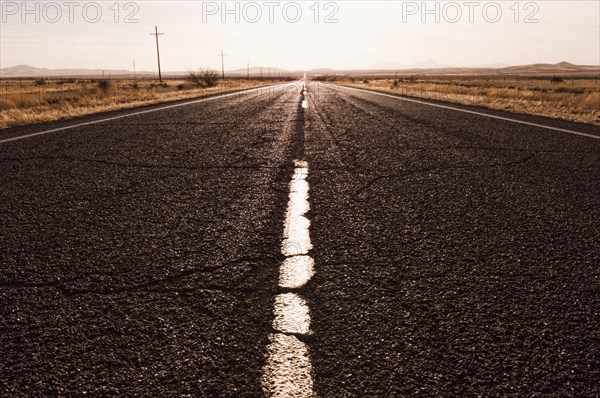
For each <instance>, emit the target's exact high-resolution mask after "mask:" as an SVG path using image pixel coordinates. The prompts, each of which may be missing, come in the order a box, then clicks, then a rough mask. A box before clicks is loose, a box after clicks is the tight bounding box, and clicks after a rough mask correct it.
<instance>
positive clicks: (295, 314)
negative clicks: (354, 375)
mask: <svg viewBox="0 0 600 398" xmlns="http://www.w3.org/2000/svg"><path fill="white" fill-rule="evenodd" d="M294 166H295V168H294V175H293V177H292V181H291V182H290V194H289V201H288V208H287V212H286V216H285V225H284V232H283V236H284V239H283V242H282V243H281V253H282V254H283V255H285V256H286V259H285V261H284V262H283V264H282V265H281V268H280V274H279V287H280V288H281V289H284V290H288V292H286V293H282V294H279V295H278V296H277V297H275V308H274V314H275V319H274V320H273V329H274V330H275V333H273V334H271V336H269V346H268V348H267V351H268V358H267V364H266V366H265V368H264V372H263V379H262V385H263V390H264V392H265V395H266V396H269V397H278V398H279V397H281V398H283V397H294V398H307V397H315V392H314V389H313V381H312V364H311V360H310V352H309V349H308V346H307V344H306V343H304V342H302V341H300V339H298V336H310V335H312V331H311V321H310V310H309V307H308V304H307V302H306V299H305V298H304V297H302V295H301V294H299V293H298V292H297V290H298V289H301V288H302V287H304V286H305V285H306V283H308V281H309V280H310V279H311V278H312V276H313V275H314V261H313V259H312V258H311V257H310V256H309V255H308V253H309V251H310V250H311V249H312V243H311V241H310V233H309V228H310V221H309V220H308V218H306V213H307V212H308V211H309V210H310V204H309V202H308V197H309V196H308V192H309V186H308V181H306V177H307V175H308V164H307V163H306V162H303V161H297V160H296V161H294ZM289 290H294V291H289Z"/></svg>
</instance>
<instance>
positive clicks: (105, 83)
mask: <svg viewBox="0 0 600 398" xmlns="http://www.w3.org/2000/svg"><path fill="white" fill-rule="evenodd" d="M111 86H112V83H111V81H110V80H108V79H100V80H98V88H99V89H100V90H102V91H104V92H106V91H108V90H109V89H110V87H111Z"/></svg>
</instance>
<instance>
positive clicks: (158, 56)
mask: <svg viewBox="0 0 600 398" xmlns="http://www.w3.org/2000/svg"><path fill="white" fill-rule="evenodd" d="M150 35H151V36H156V57H157V58H158V81H160V82H161V83H162V75H161V73H160V50H159V49H158V36H162V35H164V33H158V27H156V26H155V27H154V33H150Z"/></svg>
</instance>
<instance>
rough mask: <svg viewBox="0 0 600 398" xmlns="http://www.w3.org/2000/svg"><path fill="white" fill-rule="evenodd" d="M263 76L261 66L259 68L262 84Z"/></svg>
mask: <svg viewBox="0 0 600 398" xmlns="http://www.w3.org/2000/svg"><path fill="white" fill-rule="evenodd" d="M262 79H263V74H262V66H261V67H260V81H261V82H262Z"/></svg>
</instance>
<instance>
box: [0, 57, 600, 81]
mask: <svg viewBox="0 0 600 398" xmlns="http://www.w3.org/2000/svg"><path fill="white" fill-rule="evenodd" d="M304 72H305V71H301V70H284V69H281V68H276V67H262V76H263V77H265V78H266V77H268V76H270V75H284V74H285V75H291V76H302V75H303V74H304ZM185 73H186V72H184V71H181V72H164V73H163V76H165V77H175V76H184V75H185ZM247 73H248V69H246V68H242V69H235V70H228V71H225V74H226V75H229V76H246V74H247ZM306 73H307V74H309V75H312V76H314V75H353V74H360V75H375V74H391V73H400V74H449V75H454V74H458V75H464V74H500V75H504V74H506V75H517V74H522V75H532V74H557V75H559V74H560V75H564V74H572V75H582V74H583V75H597V74H600V66H599V65H574V64H571V63H568V62H560V63H558V64H531V65H517V66H506V65H504V64H490V65H482V66H480V67H456V66H447V65H441V64H437V63H436V62H435V61H433V60H427V61H423V62H420V63H416V64H410V65H408V64H378V65H373V66H372V67H371V68H367V69H362V70H335V69H327V68H320V69H311V70H308V71H306ZM260 74H261V68H260V67H256V66H254V67H252V68H250V75H251V76H254V77H256V76H259V75H260ZM156 75H157V73H156V72H148V71H139V72H136V76H138V77H140V78H142V77H153V76H156ZM101 76H105V77H112V78H115V77H121V78H131V77H133V71H130V70H101V69H47V68H36V67H33V66H29V65H17V66H12V67H8V68H1V69H0V78H15V77H101Z"/></svg>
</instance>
